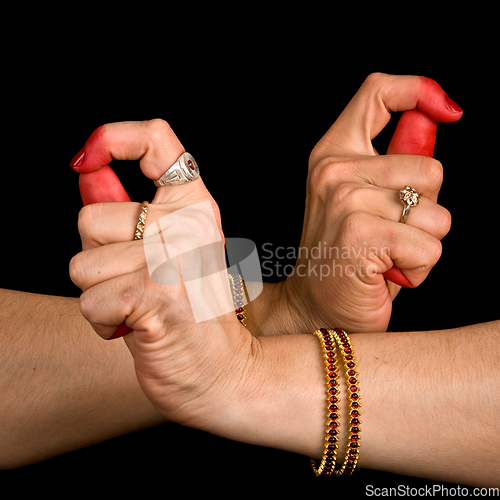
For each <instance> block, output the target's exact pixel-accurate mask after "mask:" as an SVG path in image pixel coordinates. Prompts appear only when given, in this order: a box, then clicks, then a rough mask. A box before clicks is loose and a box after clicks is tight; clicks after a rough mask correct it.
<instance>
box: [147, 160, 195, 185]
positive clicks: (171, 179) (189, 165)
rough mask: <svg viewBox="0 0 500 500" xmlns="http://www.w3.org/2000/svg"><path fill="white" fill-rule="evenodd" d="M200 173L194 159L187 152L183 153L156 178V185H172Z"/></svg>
mask: <svg viewBox="0 0 500 500" xmlns="http://www.w3.org/2000/svg"><path fill="white" fill-rule="evenodd" d="M199 175H200V169H199V168H198V164H197V163H196V161H195V159H194V158H193V156H192V155H190V154H189V153H183V154H181V155H180V156H179V158H177V161H176V162H175V163H174V164H173V165H172V166H171V167H170V168H169V169H168V170H167V171H166V172H165V173H164V174H163V175H162V176H161V177H160V178H159V179H158V180H157V181H155V186H156V187H161V186H174V185H176V184H185V183H186V182H191V181H193V180H194V179H196V178H197V177H199Z"/></svg>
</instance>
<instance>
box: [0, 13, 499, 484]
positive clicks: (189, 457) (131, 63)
mask: <svg viewBox="0 0 500 500" xmlns="http://www.w3.org/2000/svg"><path fill="white" fill-rule="evenodd" d="M89 22H90V21H89ZM169 26H170V24H169V25H168V26H165V27H164V31H163V32H162V35H165V38H163V39H162V36H160V37H158V38H156V37H155V38H154V39H153V38H151V39H150V38H148V37H146V38H142V37H139V36H138V35H137V34H136V33H135V31H134V30H133V29H131V28H130V29H129V30H128V31H126V35H127V36H125V34H124V33H122V34H121V36H114V35H111V34H108V32H107V31H106V30H103V29H102V26H98V27H97V28H96V31H93V32H91V31H89V29H88V26H87V29H84V28H85V26H83V27H82V26H79V29H77V30H75V31H73V30H71V29H68V30H67V31H62V32H58V33H57V34H55V33H54V32H52V31H50V30H47V31H45V30H43V29H42V30H40V31H30V30H26V31H25V30H20V31H19V32H18V33H17V34H16V36H15V37H14V39H13V40H14V41H16V40H17V41H18V42H19V41H21V40H25V41H26V40H27V41H28V42H29V43H28V44H27V45H20V44H18V43H15V44H14V45H16V47H17V45H19V47H17V48H16V49H15V50H11V51H9V57H8V59H7V60H6V62H5V63H4V64H5V69H6V72H5V73H4V75H5V76H4V79H5V81H6V83H7V90H4V94H3V97H4V102H3V104H4V105H3V106H2V109H3V122H4V132H3V133H2V135H3V137H2V151H3V162H2V167H1V172H2V174H1V184H0V186H1V193H2V208H3V209H2V212H1V213H2V218H3V224H2V239H1V243H2V246H1V252H2V253H1V256H2V263H3V266H2V271H1V275H0V276H1V280H0V286H2V287H3V288H10V289H16V290H24V291H29V292H35V293H44V294H52V295H64V296H75V297H76V296H78V295H79V291H78V289H77V288H76V287H75V286H74V285H73V284H72V283H71V282H70V280H69V277H68V263H69V260H70V259H71V257H72V256H73V255H74V254H75V253H77V252H78V251H79V250H80V241H79V237H78V231H77V227H76V221H77V217H78V211H79V209H80V208H81V200H80V197H79V192H78V176H77V174H75V173H74V172H73V171H72V170H71V168H70V167H69V165H68V164H69V161H70V160H71V159H72V157H73V156H74V155H75V154H76V153H77V152H78V151H79V150H80V148H81V147H82V146H83V144H84V142H85V140H86V139H87V138H88V136H89V135H90V134H91V133H92V131H93V130H94V129H95V128H97V127H98V126H99V125H102V124H104V123H109V122H117V121H124V120H147V119H151V118H163V119H165V120H167V121H168V122H169V123H170V124H171V126H172V127H173V129H174V130H175V132H176V134H177V136H178V137H179V138H180V140H181V141H182V143H183V144H184V146H185V147H186V150H188V151H189V152H191V153H192V154H193V155H194V157H195V158H196V159H197V161H198V164H199V165H200V169H201V173H202V176H203V179H204V182H205V183H206V185H207V187H208V189H209V190H210V191H211V192H212V194H213V196H214V198H215V199H216V201H217V202H218V203H219V206H220V209H221V212H222V220H223V228H224V231H225V234H226V236H228V237H231V236H232V237H246V238H250V239H252V240H253V241H255V242H256V243H257V246H258V248H260V247H261V246H262V245H263V244H264V243H266V242H272V243H273V244H274V245H283V246H286V247H289V246H298V244H299V240H300V234H301V229H302V218H303V210H304V199H305V180H306V176H307V159H308V155H309V152H310V151H311V149H312V148H313V146H314V144H315V143H316V142H317V141H318V140H319V139H320V138H321V136H322V135H323V134H324V132H325V131H326V130H327V129H328V127H329V126H330V124H331V123H332V122H333V121H334V120H335V119H336V117H337V116H338V114H339V113H340V112H341V111H342V109H343V108H344V107H345V105H346V104H347V102H348V101H349V100H350V98H351V97H352V95H354V93H355V92H356V91H357V89H358V88H359V86H360V85H361V84H362V82H363V80H364V79H365V78H366V76H367V75H368V74H370V73H371V72H374V71H381V72H385V73H393V74H419V75H424V76H428V77H431V78H434V79H435V80H437V81H438V83H440V84H441V85H442V87H443V88H444V89H445V91H446V92H447V93H448V94H449V96H450V97H451V98H452V99H454V100H455V101H456V102H457V103H458V104H460V105H461V106H462V107H463V108H464V116H463V118H462V119H461V120H460V121H459V122H458V123H455V124H441V125H439V126H438V136H437V145H436V150H435V157H436V158H437V159H438V160H440V161H441V162H442V163H443V165H444V170H445V180H444V185H443V188H442V191H441V194H440V199H439V201H440V203H441V204H442V205H444V206H445V207H447V208H448V209H449V210H450V211H451V213H452V216H453V226H452V230H451V232H450V234H449V235H448V236H447V237H446V238H445V240H444V241H443V257H442V260H441V261H440V262H439V263H438V265H437V266H436V267H435V269H434V270H433V271H432V273H431V275H430V276H429V278H428V280H427V281H426V282H425V283H424V284H423V285H422V286H420V287H419V288H418V289H416V290H403V291H402V293H401V294H400V295H399V296H398V298H397V299H396V301H395V304H394V306H395V309H394V314H393V318H392V320H391V325H390V329H391V330H393V331H400V330H427V329H444V328H452V327H458V326H465V325H468V324H473V323H478V322H483V321H489V320H496V319H498V312H497V311H498V310H497V304H498V292H497V291H496V286H495V285H496V283H497V281H498V266H497V260H498V259H497V256H496V250H495V249H496V246H495V243H496V236H497V232H498V222H497V221H498V218H497V213H496V210H497V198H498V188H497V187H496V186H497V185H498V181H499V174H498V158H497V155H498V132H497V130H498V118H497V117H498V98H497V93H498V91H497V80H498V77H497V71H498V68H497V67H495V65H492V61H493V60H494V59H497V56H496V51H495V46H496V45H495V44H494V43H493V39H489V38H488V37H487V36H486V35H485V34H484V32H483V31H481V33H479V34H477V35H476V36H475V38H474V41H473V42H471V39H470V37H468V36H467V35H466V33H465V32H463V31H460V30H457V31H456V32H454V33H453V34H450V35H449V36H448V37H444V38H443V39H442V40H441V39H440V41H439V43H438V42H437V41H435V40H434V39H432V37H431V38H429V32H428V31H427V32H426V33H427V35H425V36H423V35H419V32H417V31H412V30H409V31H407V30H405V26H404V23H403V24H399V25H398V26H397V28H396V27H393V28H392V30H393V31H392V33H393V36H392V38H391V39H390V40H389V43H388V44H382V42H381V41H380V40H379V39H378V38H377V37H376V35H373V37H372V38H371V39H369V40H364V41H361V40H359V39H358V38H353V37H352V36H351V37H347V38H346V37H342V36H340V35H338V34H336V33H335V30H334V29H333V27H332V30H331V31H329V32H328V33H326V35H327V36H325V32H324V29H320V28H318V30H319V31H320V32H322V33H321V35H322V36H321V37H319V36H316V35H317V34H318V33H317V32H316V31H315V26H312V27H310V28H308V30H307V33H306V34H305V35H304V34H303V35H304V36H303V37H299V38H298V39H297V37H295V36H294V33H295V32H294V31H293V30H292V32H291V33H286V34H285V33H283V32H280V33H279V34H277V36H273V31H272V29H271V28H272V26H271V25H264V26H258V25H254V26H253V28H252V29H251V30H249V31H247V32H245V33H244V34H239V33H238V30H237V29H233V31H231V32H224V31H222V32H220V31H219V32H218V36H215V35H213V36H210V35H207V36H206V37H205V38H203V39H196V40H195V39H194V38H192V33H190V30H189V29H188V28H186V32H185V33H184V36H183V37H174V36H173V35H172V33H171V32H169ZM385 29H389V28H388V27H386V28H385ZM429 29H431V31H432V28H429ZM355 31H356V30H353V33H354V32H355ZM297 32H302V30H297ZM238 35H240V36H238ZM264 35H265V36H264ZM424 38H425V39H426V41H427V42H428V43H427V44H423V43H421V42H422V39H424ZM306 40H307V44H306V43H305V41H306ZM410 41H413V42H415V41H416V42H417V43H413V44H410ZM355 42H359V45H356V43H355ZM353 43H354V45H353ZM348 47H351V48H348ZM394 118H397V117H394ZM395 125H396V119H393V120H391V123H390V125H389V126H388V128H387V130H386V131H384V132H383V133H382V134H381V136H380V137H379V138H378V139H377V141H376V148H377V150H378V151H379V152H380V153H382V152H383V151H384V148H385V147H387V145H388V142H389V139H390V137H391V134H392V130H393V129H394V127H395ZM116 163H117V162H113V164H112V166H114V167H116V168H115V170H116V172H117V173H118V175H119V176H120V178H121V179H122V181H123V184H124V185H125V187H126V189H127V190H128V192H129V194H130V195H131V198H132V199H133V200H134V201H143V200H144V199H151V198H152V197H153V195H154V190H155V188H154V186H153V184H152V182H151V181H149V180H148V179H146V178H143V177H142V174H141V173H140V171H139V168H138V164H137V162H120V163H119V164H116ZM115 164H116V165H115ZM0 404H1V402H0ZM289 411H293V409H286V408H284V409H283V418H284V419H286V415H287V412H289ZM444 420H445V417H444ZM444 424H445V421H444V422H443V425H444ZM436 425H441V423H437V424H436ZM464 432H466V430H465V429H464ZM361 452H362V450H361ZM233 479H234V480H236V486H235V485H234V483H233ZM0 480H2V481H5V482H4V484H5V485H7V484H13V485H15V487H16V491H18V492H21V491H26V492H28V491H29V492H35V491H36V492H38V493H40V492H47V493H51V492H52V493H61V494H62V493H64V492H69V491H73V490H68V488H70V487H71V488H76V490H75V491H83V490H86V489H88V490H89V491H91V490H96V491H97V490H98V491H105V492H109V493H116V492H125V491H127V492H129V491H132V489H133V488H138V491H142V492H144V493H148V492H153V491H160V492H165V494H167V493H172V491H173V488H178V487H179V486H180V487H182V488H184V490H183V491H184V492H185V493H187V492H207V493H208V492H224V491H232V492H233V493H235V494H241V493H242V492H252V491H255V492H259V491H264V490H266V491H270V492H273V491H274V492H277V491H282V492H285V491H288V488H290V491H294V489H295V488H296V487H297V486H298V485H304V484H305V485H307V486H308V488H309V491H310V492H311V494H314V493H315V492H319V491H322V490H323V489H326V491H332V489H333V488H334V487H335V486H334V485H335V484H337V485H338V484H343V485H348V486H350V487H351V488H352V489H353V491H358V492H359V493H364V491H365V489H364V488H365V484H374V485H377V486H380V487H388V486H394V485H396V486H397V485H399V484H407V485H418V486H421V485H432V484H434V483H432V482H431V481H420V480H416V479H411V478H401V477H399V476H393V475H390V474H384V473H379V472H374V471H363V470H358V471H356V474H355V475H354V477H353V478H348V479H345V480H340V482H338V481H337V483H335V482H334V481H330V482H327V481H323V480H321V479H319V480H318V479H316V478H314V476H313V474H312V471H311V470H310V466H309V463H308V459H307V458H305V457H301V456H296V455H293V454H289V453H284V452H281V451H277V450H269V449H265V448H258V447H253V446H249V445H244V444H239V443H234V442H230V441H227V440H224V439H221V438H217V437H213V436H210V435H207V434H204V433H202V432H199V431H196V430H192V429H186V428H183V427H181V426H178V425H176V424H167V425H164V426H160V427H158V428H154V429H149V430H146V431H143V432H140V433H137V434H134V435H130V436H125V437H123V438H119V439H116V440H113V441H109V442H107V443H103V444H100V445H96V446H93V447H91V448H88V449H85V450H80V451H76V452H74V453H70V454H67V455H64V456H61V457H56V458H54V459H51V460H48V461H45V462H43V463H40V464H35V465H32V466H28V467H25V468H22V469H18V470H14V471H2V472H0ZM66 480H69V481H70V484H71V486H68V484H67V483H66Z"/></svg>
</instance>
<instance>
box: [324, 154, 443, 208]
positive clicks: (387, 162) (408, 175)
mask: <svg viewBox="0 0 500 500" xmlns="http://www.w3.org/2000/svg"><path fill="white" fill-rule="evenodd" d="M351 160H352V159H348V160H345V161H344V160H341V161H337V160H336V159H335V158H332V161H331V162H324V163H323V165H321V168H323V169H325V171H326V172H325V174H324V175H325V176H327V177H328V179H327V180H325V181H323V182H324V184H325V185H326V188H330V187H331V185H332V183H334V184H341V183H344V182H345V180H346V179H353V180H356V181H361V182H362V183H363V184H372V185H374V186H378V187H381V188H386V189H393V190H396V191H399V190H400V189H402V188H404V187H405V186H407V185H409V186H411V187H413V188H414V189H416V190H417V192H418V193H419V194H420V196H425V197H426V198H429V199H430V200H432V201H436V200H437V195H438V193H439V189H440V188H441V184H442V180H443V167H442V165H441V163H440V162H439V161H437V160H434V159H433V158H427V157H424V156H415V155H387V156H375V157H373V156H372V157H366V156H365V157H361V158H355V159H353V160H354V161H351ZM316 170H318V172H317V174H318V176H319V175H320V172H319V168H318V167H317V168H316Z"/></svg>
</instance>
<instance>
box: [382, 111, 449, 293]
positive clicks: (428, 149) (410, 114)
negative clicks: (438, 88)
mask: <svg viewBox="0 0 500 500" xmlns="http://www.w3.org/2000/svg"><path fill="white" fill-rule="evenodd" d="M436 131H437V123H436V121H435V120H433V119H432V118H431V117H430V116H427V115H426V114H425V113H423V112H422V111H420V110H419V109H413V110H410V111H405V112H404V113H403V115H402V116H401V118H400V119H399V122H398V126H397V127H396V130H395V131H394V135H393V137H392V140H391V142H390V144H389V148H388V149H387V154H411V155H421V156H429V157H432V155H433V154H434V146H435V143H436ZM412 221H413V220H410V221H409V222H408V223H409V224H412ZM443 236H444V235H443ZM384 278H385V279H386V280H388V281H392V282H393V283H395V284H396V285H401V286H404V287H408V286H409V281H408V279H407V278H406V276H405V275H404V273H403V272H402V271H401V269H399V268H398V267H397V266H393V267H392V269H389V271H387V272H385V273H384Z"/></svg>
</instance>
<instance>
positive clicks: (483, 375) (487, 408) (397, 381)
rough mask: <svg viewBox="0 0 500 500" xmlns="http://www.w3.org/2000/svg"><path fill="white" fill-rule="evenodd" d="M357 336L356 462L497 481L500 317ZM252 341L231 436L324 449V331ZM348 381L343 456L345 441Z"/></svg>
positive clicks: (308, 450)
mask: <svg viewBox="0 0 500 500" xmlns="http://www.w3.org/2000/svg"><path fill="white" fill-rule="evenodd" d="M350 337H351V341H352V344H353V347H354V349H355V353H356V358H357V363H358V371H359V386H360V388H361V391H360V395H361V404H362V408H361V418H360V420H361V426H360V427H361V448H360V450H361V451H360V458H359V462H358V466H359V467H367V468H373V469H379V470H384V471H388V472H393V473H398V474H407V475H413V476H420V477H424V478H429V479H434V480H440V481H449V482H458V483H461V484H471V485H478V486H498V485H499V484H500V476H499V474H498V471H499V470H500V424H499V421H498V415H499V414H500V391H499V387H500V376H499V370H498V366H499V356H500V354H499V353H500V322H495V323H486V324H481V325H476V326H472V327H465V328H460V329H456V330H445V331H436V332H408V333H393V334H387V333H383V334H357V335H356V334H354V335H351V336H350ZM254 343H255V344H256V346H254V350H253V352H254V353H255V360H256V365H255V369H254V370H253V371H252V372H251V374H250V375H249V377H248V378H247V379H246V380H245V383H244V384H242V386H241V391H240V392H239V397H238V398H236V399H235V400H234V407H233V410H234V414H233V418H234V423H233V425H231V426H229V427H228V428H230V429H231V435H229V436H228V437H231V438H233V439H239V440H241V441H246V442H250V443H253V444H259V445H265V446H272V447H276V448H281V449H285V450H289V451H293V452H296V453H300V454H304V455H308V456H312V457H316V458H319V457H321V453H322V446H323V439H324V432H325V421H326V402H325V398H326V390H325V378H324V365H323V360H322V354H321V348H320V346H319V342H318V340H317V339H316V338H315V337H313V336H311V335H287V336H278V337H266V338H259V339H256V340H255V341H254ZM342 383H343V382H342ZM341 390H342V392H341V394H342V395H343V404H342V405H341V406H342V407H343V410H344V413H343V414H341V430H342V432H343V434H342V435H341V437H340V439H341V443H342V444H341V445H340V449H339V456H342V454H343V450H344V444H343V443H345V442H346V425H345V422H346V415H345V407H346V402H345V399H346V398H345V388H344V387H343V388H342V389H341Z"/></svg>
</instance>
